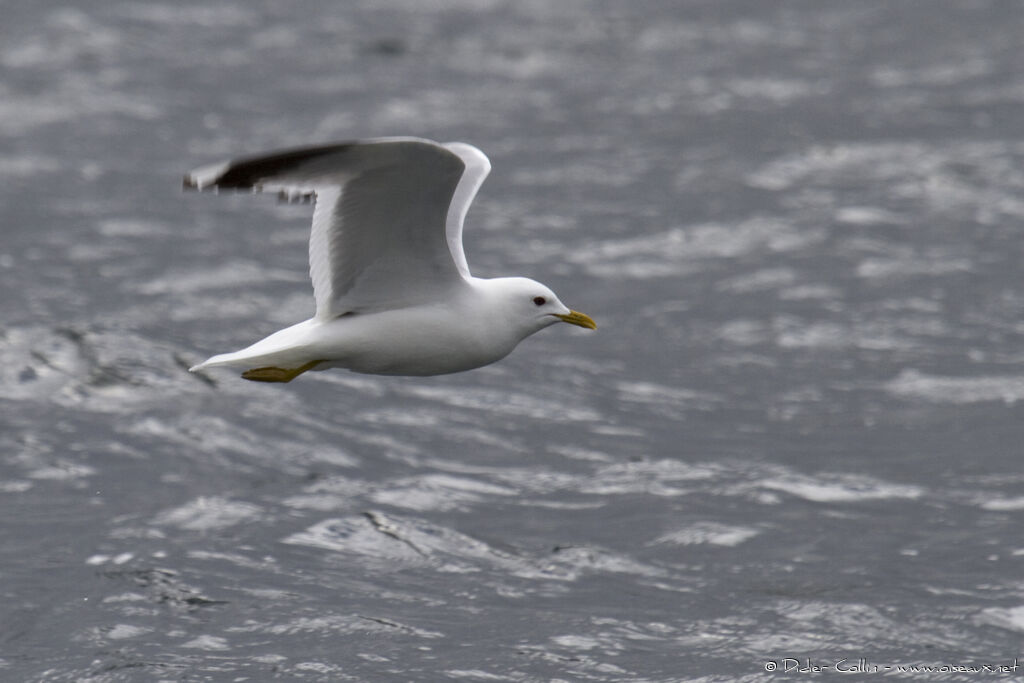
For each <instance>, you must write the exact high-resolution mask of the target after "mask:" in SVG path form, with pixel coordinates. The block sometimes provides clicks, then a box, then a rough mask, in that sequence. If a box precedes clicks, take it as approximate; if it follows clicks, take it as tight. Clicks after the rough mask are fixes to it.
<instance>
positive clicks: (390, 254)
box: [185, 138, 490, 319]
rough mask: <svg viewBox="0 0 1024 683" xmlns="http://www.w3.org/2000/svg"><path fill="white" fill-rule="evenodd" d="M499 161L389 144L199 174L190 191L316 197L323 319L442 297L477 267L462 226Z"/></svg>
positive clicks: (315, 271)
mask: <svg viewBox="0 0 1024 683" xmlns="http://www.w3.org/2000/svg"><path fill="white" fill-rule="evenodd" d="M489 170H490V163H489V162H488V161H487V157H486V156H484V154H483V153H482V152H480V151H479V150H478V149H476V148H475V147H472V146H471V145H467V144H465V143H448V144H447V145H440V144H438V143H435V142H432V141H430V140H421V139H418V138H380V139H374V140H365V141H357V142H346V143H338V144H332V145H325V146H320V147H307V148H301V149H292V150H285V151H281V152H273V153H270V154H264V155H259V156H254V157H247V158H242V159H236V160H233V161H228V162H224V163H220V164H214V165H211V166H206V167H203V168H200V169H197V170H195V171H193V172H192V173H190V174H189V175H187V176H186V177H185V187H186V188H191V189H198V190H250V191H252V192H277V193H278V194H279V196H280V197H281V198H282V199H285V200H289V201H295V200H308V199H310V198H314V197H315V202H316V205H315V208H314V211H313V228H312V231H311V233H310V241H309V272H310V276H311V278H312V280H313V294H314V297H315V298H316V317H317V318H319V319H329V318H333V317H336V316H339V315H344V314H346V313H358V312H369V311H379V310H386V309H392V308H403V307H406V306H411V305H415V304H417V303H421V302H425V301H428V300H431V299H435V298H436V296H437V294H439V293H441V292H443V291H445V290H447V289H448V288H449V287H451V286H452V285H453V284H456V283H458V281H459V280H460V279H462V278H468V277H469V267H468V265H467V264H466V257H465V254H464V253H463V250H462V221H463V218H464V217H465V215H466V211H467V210H468V208H469V204H470V203H471V202H472V200H473V197H474V196H475V195H476V191H477V189H478V188H479V187H480V184H481V183H482V182H483V180H484V178H485V177H486V176H487V172H488V171H489Z"/></svg>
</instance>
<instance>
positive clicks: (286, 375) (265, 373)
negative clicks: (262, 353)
mask: <svg viewBox="0 0 1024 683" xmlns="http://www.w3.org/2000/svg"><path fill="white" fill-rule="evenodd" d="M320 363H323V361H322V360H311V361H309V362H308V363H306V364H305V365H300V366H299V367H297V368H288V369H285V368H274V367H268V368H253V369H252V370H246V371H245V372H243V373H242V379H248V380H252V381H253V382H291V381H292V380H293V379H295V378H296V377H298V376H299V375H301V374H302V373H304V372H305V371H306V370H312V369H313V368H315V367H316V366H318V365H320Z"/></svg>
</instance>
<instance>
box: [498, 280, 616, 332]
mask: <svg viewBox="0 0 1024 683" xmlns="http://www.w3.org/2000/svg"><path fill="white" fill-rule="evenodd" d="M478 282H480V283H483V284H484V286H485V289H486V291H487V298H488V299H489V300H490V302H489V304H490V308H491V310H492V311H493V312H495V313H497V314H498V316H500V317H501V318H502V319H503V321H504V322H505V324H506V325H508V326H510V327H512V328H514V329H515V331H516V332H518V333H519V335H521V337H520V338H525V337H528V336H529V335H531V334H533V333H534V332H538V331H540V330H542V329H544V328H545V327H548V326H550V325H554V324H555V323H560V322H561V323H569V324H570V325H578V326H580V327H585V328H587V329H590V330H596V329H597V323H595V322H594V321H593V319H591V317H590V316H588V315H586V314H584V313H580V312H579V311H574V310H571V309H570V308H569V307H568V306H566V305H565V304H563V303H562V302H561V301H559V300H558V297H557V296H556V295H555V293H554V292H552V291H551V289H550V288H548V287H546V286H545V285H542V284H541V283H539V282H537V281H536V280H531V279H529V278H525V277H501V278H493V279H490V280H479V281H478Z"/></svg>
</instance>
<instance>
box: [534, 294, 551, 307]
mask: <svg viewBox="0 0 1024 683" xmlns="http://www.w3.org/2000/svg"><path fill="white" fill-rule="evenodd" d="M547 302H548V301H547V299H545V298H544V297H542V296H535V297H533V303H535V304H537V305H538V306H543V305H544V304H546V303H547Z"/></svg>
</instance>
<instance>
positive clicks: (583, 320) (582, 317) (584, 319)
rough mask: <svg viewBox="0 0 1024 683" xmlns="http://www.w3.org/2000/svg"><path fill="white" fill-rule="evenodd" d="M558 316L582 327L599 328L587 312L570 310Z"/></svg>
mask: <svg viewBox="0 0 1024 683" xmlns="http://www.w3.org/2000/svg"><path fill="white" fill-rule="evenodd" d="M558 317H559V318H561V319H562V322H564V323H570V324H572V325H579V326H580V327H585V328H587V329H588V330H596V329H597V323H595V322H594V320H593V318H591V317H590V316H589V315H587V314H586V313H580V312H579V311H569V313H568V314H567V315H559V316H558Z"/></svg>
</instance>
